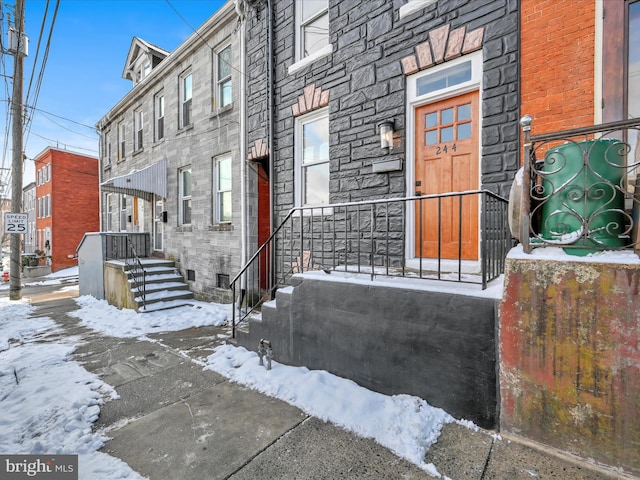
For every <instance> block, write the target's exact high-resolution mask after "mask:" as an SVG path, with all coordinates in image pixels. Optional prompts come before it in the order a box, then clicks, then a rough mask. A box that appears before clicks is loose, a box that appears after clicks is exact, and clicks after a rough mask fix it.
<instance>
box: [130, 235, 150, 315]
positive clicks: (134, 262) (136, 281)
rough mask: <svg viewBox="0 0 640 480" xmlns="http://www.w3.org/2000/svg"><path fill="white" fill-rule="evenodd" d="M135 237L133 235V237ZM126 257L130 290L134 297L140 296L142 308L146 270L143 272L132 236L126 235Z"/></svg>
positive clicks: (144, 302) (143, 305)
mask: <svg viewBox="0 0 640 480" xmlns="http://www.w3.org/2000/svg"><path fill="white" fill-rule="evenodd" d="M133 238H135V237H133ZM127 247H128V250H127V258H126V259H125V264H126V265H127V275H128V276H129V281H130V282H131V286H132V289H131V290H132V291H133V292H134V295H136V299H137V298H140V300H141V303H142V308H143V309H144V307H145V306H146V295H147V272H145V270H144V267H143V265H142V262H141V261H140V257H139V255H138V253H137V251H136V247H135V245H134V242H133V241H132V237H127Z"/></svg>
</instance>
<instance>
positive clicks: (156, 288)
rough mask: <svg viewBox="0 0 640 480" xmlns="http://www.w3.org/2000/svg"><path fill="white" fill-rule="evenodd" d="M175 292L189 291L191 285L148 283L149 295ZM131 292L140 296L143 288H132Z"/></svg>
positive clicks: (146, 289) (181, 283)
mask: <svg viewBox="0 0 640 480" xmlns="http://www.w3.org/2000/svg"><path fill="white" fill-rule="evenodd" d="M175 290H187V291H190V290H189V285H187V284H186V283H184V282H149V281H148V280H147V282H146V288H145V293H146V294H147V295H149V294H151V293H156V292H161V291H175ZM131 291H132V292H134V293H136V294H138V293H140V292H141V291H142V287H132V288H131Z"/></svg>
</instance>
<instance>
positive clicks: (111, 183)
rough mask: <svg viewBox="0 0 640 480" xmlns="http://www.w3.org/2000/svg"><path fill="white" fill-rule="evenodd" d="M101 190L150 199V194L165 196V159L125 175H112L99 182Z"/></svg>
mask: <svg viewBox="0 0 640 480" xmlns="http://www.w3.org/2000/svg"><path fill="white" fill-rule="evenodd" d="M100 187H101V188H102V191H103V192H109V193H121V194H124V195H132V196H135V197H139V198H144V199H145V200H148V201H152V200H153V198H152V195H154V194H155V195H158V196H160V197H162V198H166V197H167V160H166V159H163V160H160V161H159V162H157V163H154V164H153V165H149V166H148V167H145V168H143V169H142V170H136V171H133V172H131V173H128V174H126V175H120V176H119V177H113V178H110V179H109V180H106V181H105V182H102V183H101V184H100Z"/></svg>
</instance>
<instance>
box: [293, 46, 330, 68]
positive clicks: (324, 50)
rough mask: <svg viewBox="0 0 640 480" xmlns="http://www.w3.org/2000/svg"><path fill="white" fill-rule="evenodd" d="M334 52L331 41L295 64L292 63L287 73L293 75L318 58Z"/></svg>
mask: <svg viewBox="0 0 640 480" xmlns="http://www.w3.org/2000/svg"><path fill="white" fill-rule="evenodd" d="M332 53H333V45H332V44H331V43H330V44H329V45H327V46H326V47H324V48H321V49H320V50H318V51H317V52H315V53H312V54H311V55H309V56H308V57H304V58H303V59H300V60H298V61H297V62H296V63H294V64H293V65H290V66H289V68H288V69H287V73H288V74H289V75H291V74H293V73H296V72H297V71H299V70H302V69H303V68H305V67H307V66H309V65H311V64H312V63H313V62H315V61H316V60H318V59H320V58H322V57H326V56H328V55H331V54H332Z"/></svg>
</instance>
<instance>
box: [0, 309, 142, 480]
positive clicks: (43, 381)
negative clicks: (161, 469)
mask: <svg viewBox="0 0 640 480" xmlns="http://www.w3.org/2000/svg"><path fill="white" fill-rule="evenodd" d="M34 310H35V308H34V307H32V306H30V305H28V304H26V303H24V302H22V301H19V302H9V301H8V300H7V299H0V452H2V453H3V454H9V455H11V454H78V455H79V462H78V463H79V465H78V467H79V478H81V479H86V480H89V479H91V480H110V479H118V478H122V479H131V480H139V479H140V480H141V479H143V478H144V477H141V476H140V475H139V474H138V473H136V472H134V471H133V470H131V468H130V467H129V466H128V465H127V464H126V463H124V462H122V461H121V460H119V459H117V458H114V457H111V456H109V455H107V454H104V453H101V452H98V451H97V450H98V449H99V448H100V447H102V445H103V444H104V443H105V441H106V440H107V438H106V437H105V436H103V435H101V434H100V433H96V432H93V431H92V428H91V427H92V424H93V422H95V421H96V419H97V418H98V414H99V413H100V405H102V404H103V403H104V402H105V401H108V400H110V399H114V398H117V394H116V393H115V390H113V388H112V387H110V386H109V385H107V384H105V383H104V382H102V381H101V380H100V379H99V378H98V377H97V376H95V375H93V374H91V373H89V372H87V371H86V370H85V369H84V368H82V367H81V366H80V364H78V363H76V362H74V361H72V360H70V356H71V354H72V352H73V350H74V349H75V344H74V340H73V339H69V340H68V341H66V342H65V341H63V342H58V343H41V342H38V340H41V339H42V338H43V337H44V336H46V335H47V334H50V333H53V332H54V331H55V330H56V328H57V327H56V324H55V322H53V320H51V319H50V318H46V317H42V318H31V317H29V316H28V315H29V314H30V313H31V312H33V311H34Z"/></svg>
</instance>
